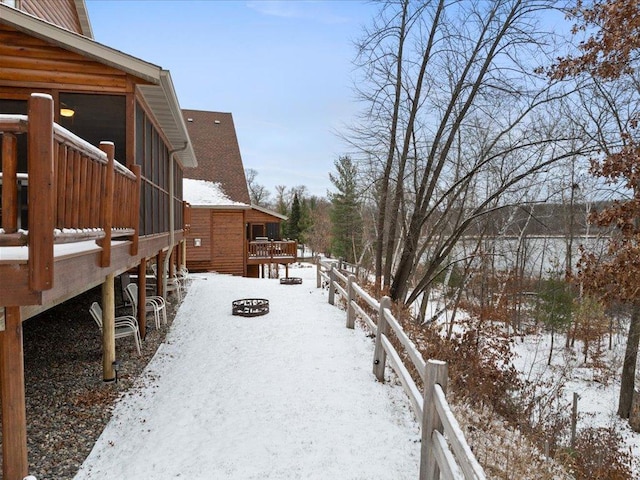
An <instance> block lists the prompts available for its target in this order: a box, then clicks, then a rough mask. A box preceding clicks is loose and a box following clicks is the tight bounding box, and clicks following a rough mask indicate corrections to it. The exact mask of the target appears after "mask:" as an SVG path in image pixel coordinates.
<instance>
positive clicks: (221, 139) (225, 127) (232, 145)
mask: <svg viewBox="0 0 640 480" xmlns="http://www.w3.org/2000/svg"><path fill="white" fill-rule="evenodd" d="M182 114H183V116H184V120H185V122H186V125H187V130H188V132H189V137H190V138H191V142H192V143H193V149H194V151H195V154H196V158H197V159H198V167H197V168H187V169H185V170H184V176H185V177H186V178H193V179H197V180H206V181H209V182H214V183H219V184H220V186H221V187H222V189H223V191H224V194H225V195H226V196H227V197H229V199H231V200H232V201H234V202H240V203H244V204H247V205H248V204H250V203H251V201H250V199H249V189H248V188H247V179H246V177H245V175H244V166H243V164H242V156H241V155H240V147H239V146H238V138H237V137H236V130H235V127H234V125H233V117H232V116H231V114H230V113H221V112H208V111H204V110H182Z"/></svg>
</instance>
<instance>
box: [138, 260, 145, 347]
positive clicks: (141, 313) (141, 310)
mask: <svg viewBox="0 0 640 480" xmlns="http://www.w3.org/2000/svg"><path fill="white" fill-rule="evenodd" d="M146 303H147V259H146V258H143V259H142V260H140V265H138V328H139V329H140V337H142V339H143V340H144V339H145V337H146V336H147V309H146V308H145V304H146Z"/></svg>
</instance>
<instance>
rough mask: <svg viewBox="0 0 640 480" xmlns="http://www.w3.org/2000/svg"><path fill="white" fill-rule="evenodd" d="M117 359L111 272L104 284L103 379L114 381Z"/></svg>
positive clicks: (114, 306)
mask: <svg viewBox="0 0 640 480" xmlns="http://www.w3.org/2000/svg"><path fill="white" fill-rule="evenodd" d="M143 308H144V305H143ZM115 359H116V296H115V291H114V282H113V273H110V274H108V275H107V276H106V278H105V279H104V283H103V284H102V379H103V380H104V381H105V382H113V381H114V380H115V378H116V372H115V370H114V369H113V362H114V361H115Z"/></svg>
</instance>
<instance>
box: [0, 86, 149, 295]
mask: <svg viewBox="0 0 640 480" xmlns="http://www.w3.org/2000/svg"><path fill="white" fill-rule="evenodd" d="M20 135H26V138H27V171H26V172H20V173H19V172H18V147H17V145H18V141H17V139H18V136H20ZM0 136H1V137H0V140H1V143H2V177H1V180H2V203H1V204H0V206H1V213H2V230H0V246H25V245H26V246H28V248H29V260H28V261H29V267H30V268H29V270H30V272H31V273H30V286H31V288H32V289H33V290H47V289H49V288H51V286H52V279H53V244H54V243H69V242H78V241H83V240H89V239H96V240H98V241H99V243H100V245H101V246H102V255H101V262H100V263H101V266H103V267H106V266H108V265H109V263H110V256H111V250H110V246H111V238H112V237H130V238H131V240H132V244H131V254H132V255H135V254H137V249H138V228H139V201H140V200H139V199H140V195H139V192H140V168H139V167H138V166H134V167H133V171H131V170H129V169H127V168H126V167H124V166H123V165H121V164H119V163H118V162H115V161H114V158H113V155H114V145H113V143H110V142H103V143H101V144H100V148H99V149H98V148H96V147H94V146H93V145H91V144H89V143H88V142H85V141H84V140H82V139H81V138H79V137H77V136H76V135H74V134H73V133H71V132H69V131H68V130H66V129H65V128H63V127H61V126H59V125H57V124H55V123H54V122H53V100H52V98H51V96H49V95H44V94H33V95H32V96H31V98H30V99H29V110H28V115H0ZM25 184H26V186H27V189H28V200H27V205H28V210H27V215H28V229H27V230H23V229H21V230H18V213H19V210H20V209H21V208H22V207H23V205H20V203H19V199H18V191H19V188H24V186H25Z"/></svg>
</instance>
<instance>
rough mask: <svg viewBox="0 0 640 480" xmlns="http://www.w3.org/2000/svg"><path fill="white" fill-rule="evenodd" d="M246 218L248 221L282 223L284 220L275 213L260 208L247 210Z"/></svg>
mask: <svg viewBox="0 0 640 480" xmlns="http://www.w3.org/2000/svg"><path fill="white" fill-rule="evenodd" d="M245 220H246V221H247V223H281V222H282V220H280V218H278V217H276V216H275V215H269V214H268V213H264V212H261V211H259V210H255V209H253V208H252V209H251V210H247V213H246V214H245Z"/></svg>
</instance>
